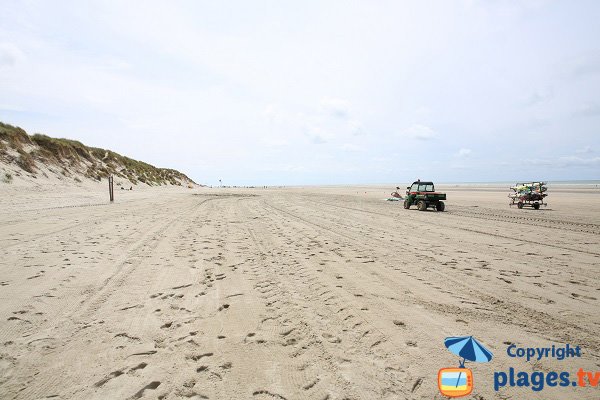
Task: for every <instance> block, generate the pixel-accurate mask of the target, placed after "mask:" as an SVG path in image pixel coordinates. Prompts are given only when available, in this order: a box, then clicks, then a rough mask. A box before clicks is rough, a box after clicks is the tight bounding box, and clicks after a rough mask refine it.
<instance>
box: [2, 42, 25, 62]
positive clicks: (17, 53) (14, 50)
mask: <svg viewBox="0 0 600 400" xmlns="http://www.w3.org/2000/svg"><path fill="white" fill-rule="evenodd" d="M24 58H25V55H24V54H23V52H22V51H21V50H20V49H19V48H18V47H17V46H16V45H14V44H12V43H0V68H1V67H3V66H5V67H14V66H15V65H16V64H17V63H18V62H19V61H21V60H22V59H24Z"/></svg>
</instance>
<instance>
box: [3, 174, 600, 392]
mask: <svg viewBox="0 0 600 400" xmlns="http://www.w3.org/2000/svg"><path fill="white" fill-rule="evenodd" d="M444 189H446V190H447V192H448V195H449V201H448V202H447V207H446V209H447V212H444V213H437V212H434V211H431V212H419V211H416V210H404V209H403V208H402V204H401V203H399V202H386V201H383V200H382V199H383V198H385V197H387V194H388V193H389V192H390V191H391V190H390V189H389V188H386V187H337V188H335V187H329V188H288V189H264V190H259V189H254V190H252V189H220V190H217V189H214V190H210V189H195V190H168V189H148V190H135V191H133V192H128V191H127V192H126V191H117V192H116V197H117V201H116V202H115V204H107V202H106V198H107V193H106V188H105V187H104V186H89V187H86V188H84V189H73V190H64V189H63V191H61V192H60V193H55V192H50V191H49V190H48V189H47V188H46V189H44V188H41V187H38V188H37V189H35V190H34V191H28V190H26V189H24V188H19V187H15V188H12V189H11V188H8V186H7V185H4V187H3V188H2V191H1V192H0V195H1V197H0V226H1V230H0V346H1V347H0V349H1V350H0V398H2V399H38V398H60V399H136V398H144V399H146V398H148V399H156V398H163V399H179V398H196V399H204V398H209V399H256V400H261V399H288V400H291V399H346V398H347V399H432V398H434V399H440V398H442V397H441V395H440V394H439V393H438V390H437V381H436V380H437V371H438V369H440V368H442V367H455V366H457V365H458V358H457V357H456V356H454V355H452V354H451V353H450V352H449V351H447V350H446V349H445V348H444V345H443V340H444V338H445V337H447V336H457V335H474V336H475V337H477V338H478V339H479V340H481V341H482V342H483V343H485V344H486V345H487V346H488V347H489V348H490V349H491V351H492V352H493V353H494V355H495V357H494V360H493V361H492V362H491V363H489V364H474V363H470V364H467V366H468V367H471V368H472V369H473V372H474V376H475V390H474V392H473V395H472V396H470V397H469V398H475V399H480V400H481V399H509V398H510V399H565V398H573V399H574V398H577V399H597V398H598V393H599V390H600V388H595V389H594V388H590V387H587V388H573V387H568V388H546V389H544V390H543V391H541V392H533V391H532V390H531V389H527V388H504V389H502V390H501V391H500V392H494V390H493V387H492V376H493V372H494V371H507V370H508V368H509V367H514V368H515V369H516V370H517V371H529V372H531V371H533V370H534V368H535V370H538V371H545V372H549V371H552V370H555V371H559V372H560V371H569V372H571V374H572V375H574V374H575V372H576V370H577V369H579V368H580V367H583V368H586V369H588V370H594V371H595V370H600V340H599V338H598V334H599V332H600V329H599V326H600V316H599V313H598V305H599V302H598V298H600V281H599V261H600V192H599V191H598V189H595V188H589V187H588V188H586V187H576V186H571V187H570V186H563V187H554V188H553V187H551V188H550V190H551V191H550V196H549V197H548V201H549V203H550V206H548V208H547V209H541V210H539V211H535V210H518V209H516V208H513V209H511V208H509V207H508V199H507V198H506V195H507V191H506V190H505V188H496V187H494V186H485V187H475V186H462V187H459V186H454V185H449V186H447V187H446V188H444ZM510 343H515V344H517V345H519V346H524V347H530V346H549V345H552V344H559V343H571V344H573V345H580V346H581V347H582V349H583V357H582V358H580V359H568V360H563V361H555V360H547V359H543V360H541V361H539V362H535V363H531V364H528V363H526V362H525V361H523V360H518V359H512V358H509V357H508V356H507V355H506V348H507V345H508V344H510Z"/></svg>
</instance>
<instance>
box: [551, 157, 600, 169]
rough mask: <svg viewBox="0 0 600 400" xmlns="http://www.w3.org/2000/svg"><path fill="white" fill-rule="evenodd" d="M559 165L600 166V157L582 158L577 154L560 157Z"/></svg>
mask: <svg viewBox="0 0 600 400" xmlns="http://www.w3.org/2000/svg"><path fill="white" fill-rule="evenodd" d="M557 164H558V166H561V167H593V166H600V157H592V158H582V157H576V156H568V157H559V158H558V160H557Z"/></svg>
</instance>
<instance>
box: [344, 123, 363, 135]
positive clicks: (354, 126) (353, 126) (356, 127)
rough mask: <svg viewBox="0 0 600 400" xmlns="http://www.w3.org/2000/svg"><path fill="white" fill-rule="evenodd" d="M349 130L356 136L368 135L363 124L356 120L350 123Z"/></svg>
mask: <svg viewBox="0 0 600 400" xmlns="http://www.w3.org/2000/svg"><path fill="white" fill-rule="evenodd" d="M348 129H350V133H352V135H354V136H360V135H364V134H365V133H366V132H365V129H364V128H363V126H362V124H361V123H360V122H358V121H356V120H350V121H348Z"/></svg>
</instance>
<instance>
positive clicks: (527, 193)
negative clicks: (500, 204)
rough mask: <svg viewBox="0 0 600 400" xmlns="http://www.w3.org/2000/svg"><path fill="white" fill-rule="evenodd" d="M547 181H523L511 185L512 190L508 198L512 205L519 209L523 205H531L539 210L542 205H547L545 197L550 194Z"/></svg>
mask: <svg viewBox="0 0 600 400" xmlns="http://www.w3.org/2000/svg"><path fill="white" fill-rule="evenodd" d="M546 184H547V183H546V182H522V183H516V184H515V185H514V186H511V187H510V189H511V190H512V192H511V193H509V195H508V198H509V199H510V203H508V205H509V206H510V207H512V206H514V205H516V206H517V207H518V208H519V209H521V208H523V207H531V208H534V209H536V210H539V208H540V206H544V207H547V206H548V203H546V202H544V198H545V197H546V196H548V193H546V191H547V190H548V187H547V186H546Z"/></svg>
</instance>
